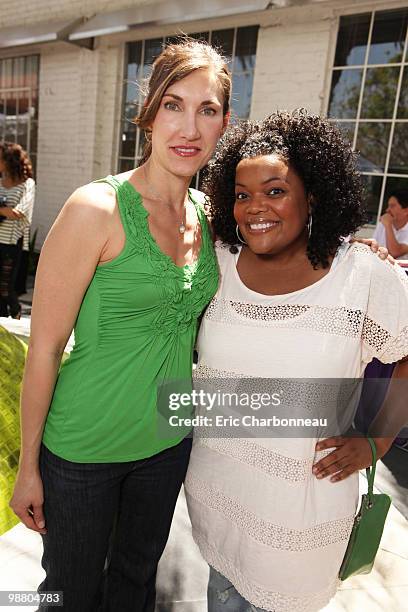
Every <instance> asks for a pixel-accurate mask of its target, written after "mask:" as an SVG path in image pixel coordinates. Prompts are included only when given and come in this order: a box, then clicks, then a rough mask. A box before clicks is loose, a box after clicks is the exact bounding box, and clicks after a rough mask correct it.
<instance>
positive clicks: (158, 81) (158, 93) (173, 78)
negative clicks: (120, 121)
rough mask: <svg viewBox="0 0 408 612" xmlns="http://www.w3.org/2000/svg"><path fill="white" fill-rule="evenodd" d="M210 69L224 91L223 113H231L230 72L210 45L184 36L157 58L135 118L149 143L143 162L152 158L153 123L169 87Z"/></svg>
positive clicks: (145, 148)
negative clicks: (151, 136) (196, 72)
mask: <svg viewBox="0 0 408 612" xmlns="http://www.w3.org/2000/svg"><path fill="white" fill-rule="evenodd" d="M199 69H201V70H210V71H211V72H213V74H214V76H215V77H216V79H217V80H218V82H219V85H220V87H221V90H222V92H223V98H224V103H223V114H224V116H225V115H226V114H227V113H228V111H229V108H230V97H231V73H230V71H229V70H228V66H227V63H226V60H225V58H224V57H223V56H222V55H221V54H220V53H219V52H218V51H217V50H216V49H215V48H214V47H212V46H211V45H209V44H208V43H206V42H203V41H198V40H195V39H194V38H188V37H183V38H181V39H180V42H178V43H174V44H171V45H168V46H167V47H166V48H165V49H164V50H163V51H162V52H161V53H160V55H159V56H158V57H157V58H156V59H155V61H154V62H153V66H152V72H151V75H150V78H149V80H148V83H147V92H146V97H145V101H144V105H143V108H142V110H141V111H140V113H139V115H138V116H137V117H136V119H135V123H136V125H138V126H139V127H140V128H141V129H143V130H144V131H145V135H146V143H145V146H144V150H143V156H142V159H141V160H140V165H142V164H144V163H145V162H146V160H147V159H148V158H149V157H150V155H151V152H152V145H151V142H150V131H151V128H150V126H151V125H152V123H153V121H154V118H155V117H156V114H157V111H158V109H159V106H160V102H161V99H162V98H163V95H164V93H165V92H166V91H167V89H168V88H169V87H170V86H171V85H173V83H176V82H177V81H181V79H184V78H185V77H186V76H188V75H189V74H191V73H192V72H194V70H199Z"/></svg>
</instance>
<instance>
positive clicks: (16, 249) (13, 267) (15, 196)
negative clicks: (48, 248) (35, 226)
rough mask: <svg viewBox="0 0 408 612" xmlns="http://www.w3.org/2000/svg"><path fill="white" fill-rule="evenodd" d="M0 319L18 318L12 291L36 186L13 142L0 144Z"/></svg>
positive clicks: (25, 246)
mask: <svg viewBox="0 0 408 612" xmlns="http://www.w3.org/2000/svg"><path fill="white" fill-rule="evenodd" d="M0 174H1V182H0V221H1V223H0V317H7V316H9V315H11V316H12V317H13V318H14V319H19V318H20V313H21V306H20V303H19V301H18V298H17V294H16V291H15V289H14V284H15V279H16V275H17V271H18V265H19V261H20V257H21V251H22V250H25V251H28V247H29V231H30V224H31V218H32V214H33V206H34V197H35V183H34V180H33V172H32V167H31V162H30V159H29V157H28V155H27V153H26V151H25V150H24V149H23V147H21V146H20V145H19V144H17V143H15V142H0Z"/></svg>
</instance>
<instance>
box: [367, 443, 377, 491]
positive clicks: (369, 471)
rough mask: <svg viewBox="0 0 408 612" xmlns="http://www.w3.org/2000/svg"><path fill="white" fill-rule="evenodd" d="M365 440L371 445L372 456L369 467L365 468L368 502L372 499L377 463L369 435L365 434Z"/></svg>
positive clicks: (374, 447)
mask: <svg viewBox="0 0 408 612" xmlns="http://www.w3.org/2000/svg"><path fill="white" fill-rule="evenodd" d="M367 441H368V443H369V444H370V446H371V453H372V457H373V461H372V465H371V469H370V468H369V467H368V468H366V474H367V481H368V499H369V501H370V502H372V500H373V499H372V498H373V494H374V492H373V489H374V478H375V467H376V463H377V449H376V446H375V442H374V440H373V439H372V438H370V436H367Z"/></svg>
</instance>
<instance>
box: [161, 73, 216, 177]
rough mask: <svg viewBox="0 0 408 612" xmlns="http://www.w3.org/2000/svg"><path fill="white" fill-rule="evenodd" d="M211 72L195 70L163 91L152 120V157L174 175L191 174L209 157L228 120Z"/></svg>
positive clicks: (203, 164)
mask: <svg viewBox="0 0 408 612" xmlns="http://www.w3.org/2000/svg"><path fill="white" fill-rule="evenodd" d="M223 103H224V100H223V94H222V90H221V88H220V85H219V82H218V81H217V79H216V77H215V75H214V74H213V73H212V72H211V71H209V70H195V71H194V72H192V73H191V74H189V75H188V76H186V77H185V78H184V79H182V80H180V81H178V82H176V83H173V85H171V86H170V87H169V88H168V89H167V90H166V92H165V93H164V95H163V97H162V100H161V102H160V106H159V109H158V111H157V114H156V117H155V119H154V121H153V124H152V126H151V127H152V155H151V157H152V161H154V162H156V163H158V164H159V165H160V166H162V167H163V168H164V169H165V170H167V171H169V172H171V173H172V174H176V175H178V176H194V174H195V173H196V172H197V170H199V168H202V167H203V166H205V164H206V163H207V162H208V160H209V159H210V158H211V156H212V154H213V152H214V149H215V147H216V144H217V142H218V139H219V138H220V136H221V135H222V133H223V131H224V130H225V128H226V126H227V123H228V115H226V116H224V115H223Z"/></svg>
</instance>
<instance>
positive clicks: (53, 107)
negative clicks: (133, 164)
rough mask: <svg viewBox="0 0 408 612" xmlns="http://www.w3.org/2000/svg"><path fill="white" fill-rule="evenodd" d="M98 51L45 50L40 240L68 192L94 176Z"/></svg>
mask: <svg viewBox="0 0 408 612" xmlns="http://www.w3.org/2000/svg"><path fill="white" fill-rule="evenodd" d="M98 59H99V58H98V53H95V52H91V51H88V50H87V49H80V48H75V47H73V46H72V47H71V46H68V45H66V46H64V48H62V49H61V46H58V47H57V46H54V45H50V46H47V47H44V52H43V53H42V54H41V69H40V83H41V86H40V115H39V126H38V166H37V183H38V190H37V198H36V207H35V212H34V218H33V227H34V228H36V227H38V229H39V235H38V239H39V243H42V242H43V240H44V238H45V235H46V233H47V231H48V229H49V227H50V225H51V224H52V222H53V221H54V219H55V217H56V216H57V214H58V211H59V210H60V208H61V206H62V204H63V203H64V201H65V199H66V198H67V197H68V195H69V194H70V193H71V192H72V191H73V190H74V189H75V188H76V187H77V186H78V185H81V184H83V183H86V182H89V181H90V180H92V175H93V159H94V138H95V122H96V105H97V82H98V79H97V71H98Z"/></svg>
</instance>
